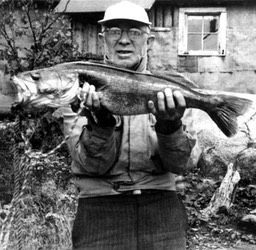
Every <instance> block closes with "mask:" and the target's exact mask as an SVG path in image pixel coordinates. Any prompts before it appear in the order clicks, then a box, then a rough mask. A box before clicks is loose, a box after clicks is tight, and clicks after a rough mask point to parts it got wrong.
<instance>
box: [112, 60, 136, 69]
mask: <svg viewBox="0 0 256 250" xmlns="http://www.w3.org/2000/svg"><path fill="white" fill-rule="evenodd" d="M115 64H116V65H118V66H119V67H122V68H127V69H133V68H134V67H135V66H137V65H138V64H139V62H137V61H130V60H117V62H116V63H115Z"/></svg>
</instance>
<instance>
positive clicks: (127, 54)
mask: <svg viewBox="0 0 256 250" xmlns="http://www.w3.org/2000/svg"><path fill="white" fill-rule="evenodd" d="M102 37H103V38H104V42H105V53H106V56H107V57H108V59H109V60H110V61H111V62H113V63H115V64H117V65H119V66H121V67H125V68H132V67H133V66H135V65H137V64H138V63H140V61H141V59H142V58H143V57H144V56H146V54H147V49H148V45H149V42H148V41H149V37H150V35H149V28H148V27H147V26H146V25H143V24H141V23H138V22H134V21H127V20H118V21H117V20H116V21H112V22H111V23H108V24H107V25H106V26H105V27H103V35H102Z"/></svg>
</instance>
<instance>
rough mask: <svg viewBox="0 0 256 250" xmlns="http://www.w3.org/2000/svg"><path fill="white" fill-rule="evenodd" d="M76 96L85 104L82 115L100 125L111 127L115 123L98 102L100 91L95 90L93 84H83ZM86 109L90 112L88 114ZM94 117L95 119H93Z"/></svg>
mask: <svg viewBox="0 0 256 250" xmlns="http://www.w3.org/2000/svg"><path fill="white" fill-rule="evenodd" d="M78 98H79V99H80V100H81V101H82V103H83V105H84V106H85V110H84V112H83V113H84V115H85V116H88V118H93V120H94V122H95V123H97V124H98V125H100V126H102V127H108V126H110V127H112V126H114V125H115V123H116V122H115V118H114V117H113V116H112V115H111V113H110V112H109V111H108V110H106V109H105V108H104V107H102V106H101V104H100V98H101V93H98V92H96V91H95V86H94V85H90V84H88V83H87V82H85V83H84V84H83V88H82V89H81V91H80V93H79V95H78ZM88 111H91V112H89V113H90V114H88ZM95 118H96V119H95Z"/></svg>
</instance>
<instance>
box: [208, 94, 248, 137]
mask: <svg viewBox="0 0 256 250" xmlns="http://www.w3.org/2000/svg"><path fill="white" fill-rule="evenodd" d="M219 97H220V98H221V99H222V102H221V103H220V104H219V105H218V106H216V107H215V108H214V109H212V110H211V111H210V112H208V114H209V116H210V117H211V118H212V120H213V121H214V122H215V123H216V124H217V125H218V127H219V128H220V129H221V130H222V132H223V133H224V134H225V135H226V136H228V137H231V136H233V135H235V134H236V133H237V129H238V125H237V117H238V116H240V115H243V114H244V113H245V112H246V111H247V110H248V109H249V107H250V106H251V104H252V101H251V100H248V99H245V98H240V97H235V96H226V95H219Z"/></svg>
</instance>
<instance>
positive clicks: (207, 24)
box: [204, 16, 219, 33]
mask: <svg viewBox="0 0 256 250" xmlns="http://www.w3.org/2000/svg"><path fill="white" fill-rule="evenodd" d="M218 30H219V18H218V17H217V16H204V32H213V33H214V32H217V31H218Z"/></svg>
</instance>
